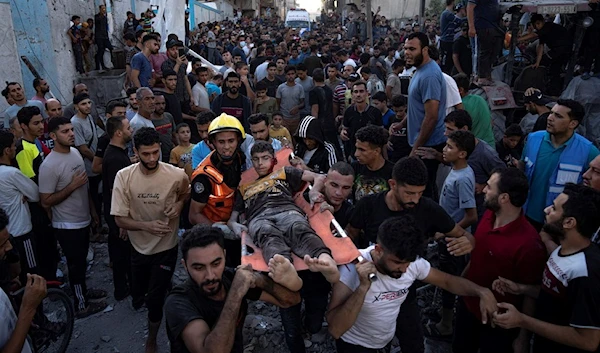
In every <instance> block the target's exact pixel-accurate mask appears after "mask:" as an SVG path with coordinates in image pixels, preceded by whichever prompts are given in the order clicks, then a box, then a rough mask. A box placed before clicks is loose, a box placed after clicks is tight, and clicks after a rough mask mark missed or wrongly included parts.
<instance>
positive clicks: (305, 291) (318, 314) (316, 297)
mask: <svg viewBox="0 0 600 353" xmlns="http://www.w3.org/2000/svg"><path fill="white" fill-rule="evenodd" d="M298 275H299V276H300V278H302V281H303V283H304V285H303V286H302V289H301V290H300V295H301V296H302V299H303V300H304V327H305V328H306V330H307V331H308V332H310V333H311V334H315V333H317V332H319V331H320V330H321V327H322V324H323V317H324V316H325V311H327V302H328V300H327V298H328V295H329V291H330V290H331V284H329V282H327V280H326V279H325V277H323V275H322V274H321V273H318V272H310V271H300V272H299V273H298ZM301 308H302V303H299V304H296V305H294V306H292V307H290V308H280V309H279V313H280V314H281V323H282V324H283V331H284V333H285V343H286V344H287V346H288V348H289V350H290V353H304V352H306V349H305V348H304V339H303V337H302V332H303V330H302V313H301Z"/></svg>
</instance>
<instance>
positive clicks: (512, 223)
mask: <svg viewBox="0 0 600 353" xmlns="http://www.w3.org/2000/svg"><path fill="white" fill-rule="evenodd" d="M528 191H529V185H528V182H527V177H526V176H525V174H523V172H521V171H520V170H518V169H516V168H508V169H503V170H494V171H493V172H492V175H491V177H490V179H489V180H488V182H487V185H486V186H485V188H484V190H483V192H484V194H485V205H486V208H487V210H486V211H485V213H484V214H483V217H482V219H481V222H480V223H479V226H478V227H477V231H476V232H475V234H474V236H475V244H476V246H475V248H474V249H473V251H472V252H471V262H470V263H469V265H467V269H466V270H465V274H466V275H465V277H466V278H467V279H468V280H470V281H472V282H474V283H476V284H478V285H480V286H482V287H487V288H490V289H491V288H492V283H493V282H494V280H496V279H497V278H498V277H502V278H507V279H511V280H512V281H515V282H517V283H527V284H539V283H540V280H541V278H542V272H543V270H544V264H545V262H546V249H545V247H544V244H543V243H542V240H541V238H540V236H539V234H538V233H537V232H536V230H535V229H534V228H533V226H531V224H529V222H528V221H527V220H526V219H525V217H524V215H523V211H522V206H523V204H524V203H525V201H526V199H527V194H528ZM494 295H495V296H496V300H497V301H498V302H508V303H511V304H513V305H515V306H516V307H517V308H521V311H524V312H529V313H530V314H532V313H533V312H534V309H535V300H534V299H531V298H529V297H526V296H517V295H512V294H508V293H505V295H502V294H500V293H498V292H494ZM479 312H480V311H479V303H478V302H477V300H475V301H472V300H471V298H466V297H464V298H461V300H459V305H458V314H457V318H456V330H455V334H454V343H453V351H454V352H461V353H471V352H472V353H476V352H477V351H478V350H479V351H480V352H481V353H488V352H494V353H496V352H497V353H506V352H513V347H515V351H517V350H518V351H522V352H527V351H528V350H529V337H528V334H527V332H526V331H525V330H521V331H519V330H518V329H512V330H505V329H501V328H498V327H496V328H492V327H491V326H489V325H485V326H484V325H482V324H481V318H480V317H479V315H480V314H479ZM513 343H514V344H513ZM517 345H518V346H517ZM518 348H521V349H518Z"/></svg>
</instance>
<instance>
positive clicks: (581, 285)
mask: <svg viewBox="0 0 600 353" xmlns="http://www.w3.org/2000/svg"><path fill="white" fill-rule="evenodd" d="M599 213H600V192H598V191H596V190H593V189H591V188H589V187H587V186H582V185H574V184H567V185H566V186H565V189H564V191H563V193H561V194H560V195H558V196H557V197H556V199H554V202H553V204H552V206H550V207H548V208H547V209H546V224H544V231H546V233H548V234H553V235H555V236H557V238H558V239H560V246H559V247H558V248H556V249H555V250H554V251H553V252H552V253H551V254H550V258H549V259H548V261H547V262H546V268H545V269H544V273H543V277H542V283H541V285H540V286H534V285H525V284H517V283H514V282H512V281H509V280H506V279H504V278H500V279H498V280H496V281H494V283H493V285H492V288H493V289H494V290H495V291H497V292H498V293H500V294H501V295H504V293H507V294H516V295H520V294H525V295H528V296H534V297H535V296H537V301H536V313H535V318H534V317H530V316H527V315H525V314H522V313H520V312H519V311H518V310H517V309H516V308H515V307H514V305H512V304H508V303H499V304H498V307H499V310H498V312H496V313H495V314H494V319H493V322H494V323H495V324H496V325H498V326H500V327H502V328H505V329H511V328H515V327H521V328H524V329H526V330H527V331H530V332H533V333H534V334H535V339H534V344H533V352H534V353H542V352H544V353H545V352H552V353H578V352H584V351H588V352H598V345H599V344H600V303H599V302H598V298H600V248H599V247H598V246H596V244H594V243H592V241H591V238H592V236H593V235H594V233H595V232H596V230H597V229H598V227H599V226H600V218H598V214H599Z"/></svg>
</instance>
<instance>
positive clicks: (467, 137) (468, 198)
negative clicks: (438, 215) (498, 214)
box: [427, 130, 477, 336]
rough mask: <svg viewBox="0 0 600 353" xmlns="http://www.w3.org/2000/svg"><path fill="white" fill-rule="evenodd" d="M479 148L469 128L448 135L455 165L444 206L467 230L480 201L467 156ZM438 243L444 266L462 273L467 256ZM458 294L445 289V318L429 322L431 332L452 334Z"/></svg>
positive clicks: (449, 157)
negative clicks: (450, 250)
mask: <svg viewBox="0 0 600 353" xmlns="http://www.w3.org/2000/svg"><path fill="white" fill-rule="evenodd" d="M474 149H475V136H473V134H472V133H471V132H469V131H463V130H458V131H454V132H452V133H451V134H450V135H449V136H448V140H447V141H446V146H445V147H444V149H443V152H442V156H443V158H444V162H445V163H449V164H451V165H452V170H451V171H450V174H448V176H447V177H446V181H445V182H444V186H443V187H442V192H441V194H440V206H442V208H443V209H444V210H445V211H446V212H448V214H449V215H450V217H452V219H453V220H454V221H455V222H456V223H457V224H458V225H459V226H461V227H462V228H463V229H465V230H466V231H467V232H470V231H471V225H473V224H475V223H476V222H477V205H476V203H475V173H473V169H471V167H470V166H469V164H468V163H467V159H468V158H469V156H470V155H471V153H473V150H474ZM442 243H443V244H442V246H439V247H438V251H439V256H440V270H442V271H444V272H447V273H450V274H452V275H455V276H458V275H460V273H461V272H462V270H463V268H464V266H465V265H466V263H465V258H464V256H459V257H456V256H451V255H450V254H449V253H448V249H447V247H446V246H445V245H446V242H445V241H442ZM455 301H456V297H455V295H454V294H452V293H450V292H448V291H443V292H442V319H441V321H440V322H439V323H437V324H434V323H429V324H428V325H427V331H428V333H429V334H430V335H435V336H448V335H451V334H452V320H453V318H454V302H455Z"/></svg>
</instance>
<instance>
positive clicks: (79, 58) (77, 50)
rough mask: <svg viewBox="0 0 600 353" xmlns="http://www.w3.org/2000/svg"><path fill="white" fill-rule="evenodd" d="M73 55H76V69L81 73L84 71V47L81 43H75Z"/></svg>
mask: <svg viewBox="0 0 600 353" xmlns="http://www.w3.org/2000/svg"><path fill="white" fill-rule="evenodd" d="M73 55H74V56H75V70H77V72H79V73H80V74H82V73H84V72H85V70H84V69H83V48H82V47H81V44H80V43H73Z"/></svg>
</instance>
